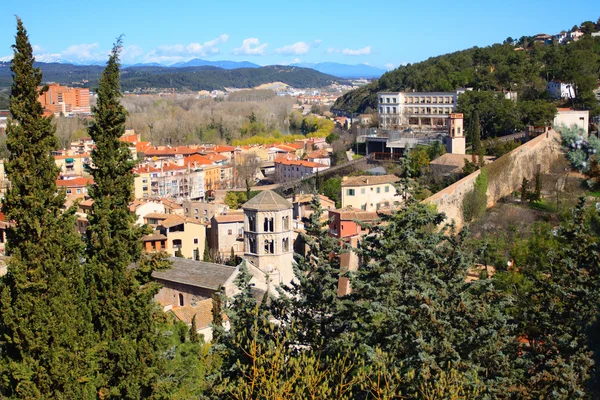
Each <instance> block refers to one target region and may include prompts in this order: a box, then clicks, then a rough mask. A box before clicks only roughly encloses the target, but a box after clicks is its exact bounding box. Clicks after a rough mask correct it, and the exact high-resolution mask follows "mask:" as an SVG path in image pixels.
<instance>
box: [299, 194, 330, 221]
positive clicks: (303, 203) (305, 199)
mask: <svg viewBox="0 0 600 400" xmlns="http://www.w3.org/2000/svg"><path fill="white" fill-rule="evenodd" d="M318 196H319V202H320V203H321V208H322V209H323V210H325V212H324V213H323V215H324V216H326V214H327V211H329V210H335V202H334V201H333V200H331V199H330V198H329V197H327V196H324V195H322V194H320V195H318ZM313 198H314V195H312V194H298V195H296V194H295V195H294V196H293V197H292V198H291V199H289V200H288V201H290V203H292V207H293V208H292V210H293V212H292V215H293V219H294V221H302V220H303V219H304V218H310V216H311V215H312V213H313V212H314V211H315V210H314V209H313V207H312V202H313ZM294 229H296V226H294Z"/></svg>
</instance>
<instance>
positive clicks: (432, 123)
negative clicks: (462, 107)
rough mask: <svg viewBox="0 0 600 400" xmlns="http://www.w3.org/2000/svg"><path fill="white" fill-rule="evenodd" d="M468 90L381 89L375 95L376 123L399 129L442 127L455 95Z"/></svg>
mask: <svg viewBox="0 0 600 400" xmlns="http://www.w3.org/2000/svg"><path fill="white" fill-rule="evenodd" d="M465 90H468V89H459V90H456V91H454V92H380V93H378V94H377V98H378V103H379V105H378V110H379V126H380V127H381V128H382V129H398V128H401V127H408V126H425V127H430V128H439V129H445V127H446V119H447V118H448V114H450V113H452V112H454V111H455V110H456V105H457V100H458V96H459V95H460V94H462V93H464V92H465Z"/></svg>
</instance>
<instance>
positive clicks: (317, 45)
mask: <svg viewBox="0 0 600 400" xmlns="http://www.w3.org/2000/svg"><path fill="white" fill-rule="evenodd" d="M321 43H323V41H322V40H321V39H317V40H313V44H312V47H319V46H320V45H321Z"/></svg>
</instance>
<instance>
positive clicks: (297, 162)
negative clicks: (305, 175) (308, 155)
mask: <svg viewBox="0 0 600 400" xmlns="http://www.w3.org/2000/svg"><path fill="white" fill-rule="evenodd" d="M274 162H275V164H282V165H296V166H299V167H306V168H323V167H325V168H329V166H328V165H325V164H319V163H316V162H312V161H304V160H275V161H274Z"/></svg>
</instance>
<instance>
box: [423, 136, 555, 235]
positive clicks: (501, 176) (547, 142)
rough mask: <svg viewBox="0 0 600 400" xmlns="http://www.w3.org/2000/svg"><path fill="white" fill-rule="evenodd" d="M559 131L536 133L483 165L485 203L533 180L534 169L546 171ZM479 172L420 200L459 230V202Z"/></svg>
mask: <svg viewBox="0 0 600 400" xmlns="http://www.w3.org/2000/svg"><path fill="white" fill-rule="evenodd" d="M560 154H561V147H560V134H559V133H558V132H556V131H554V130H550V131H548V133H547V134H545V135H541V136H538V137H536V138H534V139H532V140H530V141H529V142H527V143H525V144H523V145H521V146H519V147H517V148H516V149H514V150H513V151H511V152H510V153H507V154H505V155H504V156H502V157H500V158H498V159H497V160H496V161H494V162H492V163H490V164H488V165H486V167H485V168H486V170H487V173H488V190H487V206H488V208H489V207H492V206H493V205H494V204H496V202H497V201H498V200H500V199H501V198H502V197H505V196H508V195H510V194H511V193H513V192H514V191H516V190H519V188H520V187H521V183H522V181H523V178H527V179H530V180H531V179H533V178H534V177H535V173H536V172H537V171H540V172H546V171H548V170H549V169H550V165H551V164H552V163H553V162H554V161H555V160H556V159H557V158H558V157H559V156H560ZM479 172H480V171H475V172H474V173H472V174H471V175H468V176H466V177H464V178H463V179H461V180H460V181H458V182H456V183H454V184H452V185H450V186H448V187H447V188H445V189H444V190H442V191H439V192H437V193H436V194H434V195H433V196H431V197H428V198H427V199H425V200H423V202H424V203H430V204H435V205H436V206H437V209H438V211H440V212H443V213H445V214H446V216H447V218H448V221H454V223H455V224H456V227H457V228H458V229H460V228H462V227H463V225H464V219H463V215H462V203H463V199H464V197H465V195H466V194H467V193H468V192H470V191H471V190H473V186H474V184H475V179H476V178H477V176H478V175H479Z"/></svg>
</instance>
